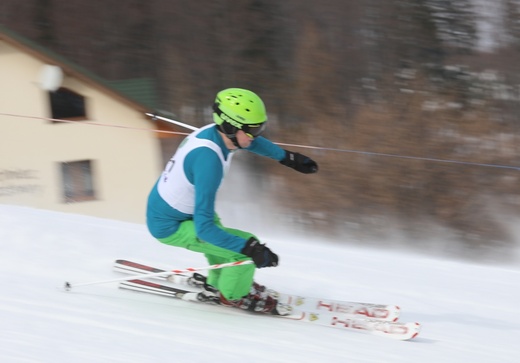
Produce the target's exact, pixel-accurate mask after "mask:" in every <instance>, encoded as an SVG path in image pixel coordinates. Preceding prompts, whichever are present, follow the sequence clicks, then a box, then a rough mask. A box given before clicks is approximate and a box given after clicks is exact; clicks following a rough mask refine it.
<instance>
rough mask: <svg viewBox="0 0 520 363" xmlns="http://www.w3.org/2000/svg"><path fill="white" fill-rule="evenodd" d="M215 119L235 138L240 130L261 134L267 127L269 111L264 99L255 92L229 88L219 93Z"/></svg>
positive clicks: (250, 133) (255, 134)
mask: <svg viewBox="0 0 520 363" xmlns="http://www.w3.org/2000/svg"><path fill="white" fill-rule="evenodd" d="M213 120H214V121H215V123H216V124H217V125H218V128H219V129H220V131H222V132H223V133H224V134H226V136H227V137H229V138H230V139H232V140H233V139H234V138H235V135H236V133H237V131H238V130H243V131H244V132H245V133H246V134H249V135H250V136H251V137H256V136H259V135H260V134H261V133H262V132H263V131H264V129H265V122H266V121H267V113H266V110H265V106H264V103H263V102H262V99H261V98H260V97H258V95H256V94H255V93H254V92H251V91H248V90H245V89H241V88H228V89H225V90H223V91H220V92H219V93H217V97H216V99H215V104H214V105H213Z"/></svg>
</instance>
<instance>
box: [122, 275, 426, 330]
mask: <svg viewBox="0 0 520 363" xmlns="http://www.w3.org/2000/svg"><path fill="white" fill-rule="evenodd" d="M119 287H120V288H122V289H127V290H133V291H139V292H144V293H151V294H156V295H161V296H165V297H170V298H175V299H180V300H184V301H193V302H198V303H202V304H204V302H200V301H199V300H198V299H197V294H198V293H199V291H192V290H184V289H179V288H176V287H172V286H169V285H166V284H162V283H157V282H152V281H147V280H139V279H136V280H130V281H124V282H121V283H119ZM215 306H218V305H216V304H215ZM223 307H224V306H223ZM257 314H258V313H257ZM265 315H266V316H269V317H274V318H280V319H289V320H294V321H304V322H308V323H311V324H313V325H320V326H326V327H332V328H336V329H340V330H351V331H358V332H364V333H367V334H371V335H377V336H382V337H387V338H391V339H396V340H410V339H413V338H415V337H416V336H417V335H418V334H419V332H420V329H421V325H420V324H419V323H403V322H391V321H384V320H380V319H370V318H365V317H359V316H356V315H350V314H341V313H337V312H331V311H322V312H320V311H307V310H301V309H298V308H293V309H292V311H291V312H290V313H289V315H271V314H265Z"/></svg>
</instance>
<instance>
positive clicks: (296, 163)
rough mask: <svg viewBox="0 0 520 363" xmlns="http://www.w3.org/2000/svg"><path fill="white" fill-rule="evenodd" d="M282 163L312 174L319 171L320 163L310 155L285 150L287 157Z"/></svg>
mask: <svg viewBox="0 0 520 363" xmlns="http://www.w3.org/2000/svg"><path fill="white" fill-rule="evenodd" d="M280 164H283V165H285V166H288V167H289V168H293V169H294V170H297V171H299V172H300V173H304V174H312V173H316V172H317V171H318V164H317V163H316V162H315V161H314V160H312V159H311V158H309V157H308V156H305V155H302V154H299V153H295V152H292V151H289V150H285V158H284V159H283V160H281V161H280Z"/></svg>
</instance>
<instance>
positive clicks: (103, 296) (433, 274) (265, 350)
mask: <svg viewBox="0 0 520 363" xmlns="http://www.w3.org/2000/svg"><path fill="white" fill-rule="evenodd" d="M224 222H226V221H224ZM266 242H267V243H268V245H269V246H270V247H272V249H273V250H275V251H276V252H277V253H278V254H279V255H280V262H281V264H280V266H279V267H277V268H268V269H261V270H257V274H256V280H257V281H258V282H260V283H262V284H265V285H267V286H268V287H271V288H274V289H277V290H280V291H284V292H290V293H294V294H300V295H310V296H319V297H328V298H334V299H345V300H354V301H366V302H377V303H389V304H397V305H400V306H401V308H402V319H401V320H403V321H418V322H420V323H422V325H423V329H422V332H421V334H420V335H419V337H417V338H416V339H414V340H412V341H407V342H401V341H395V340H391V339H387V338H382V337H376V336H371V335H366V334H364V333H360V332H352V331H346V330H337V329H332V328H327V327H320V326H313V325H311V324H309V323H303V322H297V321H288V320H282V319H275V318H272V317H267V316H261V315H254V314H248V313H245V312H242V311H239V310H235V309H232V308H223V307H217V306H208V305H203V304H197V303H189V302H183V301H177V300H175V299H169V298H166V297H161V296H154V295H148V294H142V293H138V292H134V291H126V290H120V289H118V287H117V283H106V284H95V285H89V286H82V287H80V286H78V287H76V288H73V289H72V290H71V291H69V292H66V291H65V290H64V289H63V285H64V282H65V281H70V282H71V283H83V282H91V281H102V280H107V279H113V278H117V277H121V276H122V275H120V274H118V273H116V272H113V271H112V263H113V261H114V260H115V259H118V258H125V259H130V260H134V261H138V262H143V263H149V264H153V265H156V266H158V267H163V268H171V269H174V268H185V267H201V266H205V265H206V261H205V260H204V258H203V256H202V255H199V254H196V253H193V252H189V251H186V250H183V249H178V248H174V247H169V246H166V245H162V244H160V243H159V242H157V241H156V240H154V239H153V238H152V237H151V236H150V235H149V234H148V232H147V230H146V228H145V226H143V225H139V224H129V223H123V222H117V221H112V220H105V219H98V218H92V217H85V216H78V215H71V214H64V213H54V212H48V211H41V210H37V209H31V208H24V207H15V206H6V205H0V251H1V254H0V256H1V263H0V273H1V277H0V291H1V293H0V322H1V325H0V326H1V328H0V361H1V362H3V363H14V362H20V363H21V362H24V363H28V362H31V363H32V362H45V363H51V362H52V363H55V362H74V363H82V362H85V363H86V362H88V363H96V362H109V363H112V362H124V363H137V362H139V363H154V362H157V363H159V362H190V363H193V362H226V363H231V362H265V363H267V362H328V363H330V362H349V363H351V362H352V363H355V362H361V363H376V362H400V363H405V362H410V363H411V362H413V363H417V362H421V363H439V362H442V363H450V362H457V363H468V362H469V363H517V362H520V348H519V342H520V268H519V267H518V266H514V265H507V266H506V265H502V266H490V265H478V264H470V263H467V262H457V261H452V260H448V259H433V258H427V257H426V256H422V255H413V254H406V253H403V252H399V253H391V252H389V251H388V250H386V251H381V250H379V251H378V250H375V249H360V248H353V247H348V245H345V244H343V245H340V244H337V243H336V244H335V243H332V242H331V241H326V240H323V241H317V240H303V239H301V238H298V239H295V238H292V239H291V238H287V237H282V236H280V238H272V237H271V238H269V239H267V240H266Z"/></svg>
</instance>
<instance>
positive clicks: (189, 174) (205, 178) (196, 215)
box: [146, 125, 285, 252]
mask: <svg viewBox="0 0 520 363" xmlns="http://www.w3.org/2000/svg"><path fill="white" fill-rule="evenodd" d="M193 137H196V138H197V139H199V140H193V141H190V140H191V139H192V138H193ZM207 140H209V142H208V141H207ZM190 142H191V143H194V144H195V146H194V145H191V147H190V145H189V143H190ZM201 143H206V144H209V145H210V146H212V147H204V146H199V145H200V144H201ZM184 144H188V145H184ZM186 146H187V148H188V150H189V149H190V148H191V150H190V151H188V152H187V153H186V154H185V155H183V157H182V158H180V160H181V162H182V165H178V172H177V174H173V175H168V174H167V173H168V171H171V169H172V167H173V164H174V162H173V160H174V159H175V158H176V156H178V154H179V153H180V150H181V148H182V147H186ZM244 150H247V151H250V152H253V153H255V154H258V155H262V156H266V157H269V158H272V159H274V160H278V161H280V160H282V159H283V158H284V157H285V151H284V150H283V149H282V148H281V147H279V146H277V145H275V144H274V143H272V142H271V141H269V140H268V139H266V138H264V137H261V136H260V137H257V138H255V139H254V140H253V141H252V143H251V145H250V146H249V147H248V148H247V149H244ZM231 156H232V155H231V152H230V151H229V150H228V149H227V147H226V146H225V144H224V141H223V140H222V137H221V136H220V134H219V133H218V131H217V127H216V125H212V126H206V127H204V128H202V129H200V130H197V131H195V132H194V133H192V134H191V135H190V136H189V137H187V139H185V141H183V143H181V145H180V146H179V149H178V150H177V151H176V153H175V155H174V156H173V158H172V160H171V161H170V163H168V164H167V165H166V168H165V170H164V171H163V174H162V175H161V177H160V178H159V180H158V181H157V183H156V184H155V186H154V187H153V189H152V191H151V192H150V195H149V197H148V206H147V210H146V222H147V226H148V229H149V231H150V233H151V234H152V235H153V236H154V237H155V238H165V237H169V236H171V235H172V234H174V233H175V232H176V231H177V229H178V228H179V226H180V224H181V223H182V222H183V221H186V220H193V221H194V223H195V230H196V233H197V237H198V238H199V239H201V240H203V241H205V242H208V243H211V244H214V245H215V246H219V247H222V248H226V249H229V250H232V251H235V252H240V251H241V250H242V249H243V248H244V245H245V242H246V240H244V239H243V238H240V237H237V236H234V235H232V234H229V233H227V232H225V231H223V230H222V229H220V228H218V227H217V226H216V225H215V222H214V218H215V200H216V195H217V191H218V188H219V187H220V185H221V182H222V179H223V178H224V172H225V166H226V165H223V161H224V164H226V163H227V162H230V161H231V160H230V159H231ZM222 158H223V159H222ZM181 167H182V168H181ZM181 174H184V175H181ZM167 177H175V182H176V183H178V182H179V180H181V183H182V180H187V181H186V182H185V184H186V187H187V188H191V189H192V194H193V197H191V196H190V197H189V198H194V199H195V200H194V203H192V204H193V205H194V208H191V209H190V208H187V209H186V208H182V207H178V208H175V207H174V206H175V205H177V204H175V203H176V202H175V201H174V199H176V196H171V195H168V194H166V193H164V192H163V191H162V190H160V188H159V187H158V185H159V184H160V183H161V178H167ZM165 199H167V200H165ZM190 202H191V201H190ZM179 209H185V210H184V211H181V210H179Z"/></svg>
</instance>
